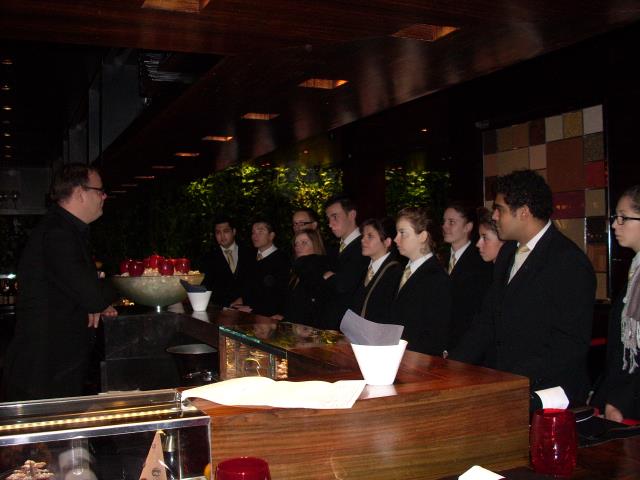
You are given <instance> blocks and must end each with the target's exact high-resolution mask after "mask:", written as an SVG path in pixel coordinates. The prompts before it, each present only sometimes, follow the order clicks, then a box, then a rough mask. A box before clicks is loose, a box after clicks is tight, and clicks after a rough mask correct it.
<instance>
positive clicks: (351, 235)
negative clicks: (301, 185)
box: [323, 195, 369, 330]
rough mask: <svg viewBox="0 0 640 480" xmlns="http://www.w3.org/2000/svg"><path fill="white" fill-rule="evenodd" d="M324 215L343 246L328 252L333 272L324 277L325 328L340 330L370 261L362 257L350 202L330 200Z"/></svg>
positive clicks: (345, 199) (336, 198)
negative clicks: (325, 293)
mask: <svg viewBox="0 0 640 480" xmlns="http://www.w3.org/2000/svg"><path fill="white" fill-rule="evenodd" d="M325 213H326V215H327V220H328V221H329V228H331V231H332V232H333V234H334V235H335V236H336V237H337V238H338V239H340V245H339V247H338V248H337V249H333V250H332V251H330V252H329V257H330V260H331V261H332V265H333V271H329V272H326V273H325V274H324V278H325V282H326V287H327V288H326V290H327V307H326V309H325V314H324V316H323V328H326V329H330V330H337V329H338V328H339V326H340V321H341V320H342V317H343V315H344V314H345V312H346V311H347V308H349V305H350V304H351V301H352V300H353V298H352V297H353V295H354V293H355V292H356V290H357V288H358V286H359V282H360V280H361V279H362V278H363V276H364V273H365V272H366V270H367V267H368V265H369V258H368V257H365V256H364V255H362V248H361V247H362V245H361V242H360V240H361V239H362V236H361V235H360V230H359V229H358V225H357V223H356V216H357V211H356V206H355V204H354V203H353V202H352V201H351V199H350V198H349V197H346V196H344V195H339V196H335V197H333V198H331V199H329V200H328V201H327V202H326V203H325Z"/></svg>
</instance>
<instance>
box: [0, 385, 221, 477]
mask: <svg viewBox="0 0 640 480" xmlns="http://www.w3.org/2000/svg"><path fill="white" fill-rule="evenodd" d="M210 433H211V432H210V418H209V417H208V416H207V415H206V414H204V413H202V412H201V411H200V410H198V409H197V408H195V407H194V406H193V405H191V404H190V403H189V402H181V401H180V394H179V392H178V391H176V390H155V391H148V392H127V393H126V394H125V393H117V394H116V393H111V394H101V395H95V396H87V397H72V398H64V399H47V400H34V401H29V402H21V403H3V404H0V479H9V478H11V479H12V480H13V479H14V478H16V479H17V478H25V479H30V478H34V479H35V478H42V479H56V480H69V479H76V480H102V479H104V480H128V479H133V480H141V479H142V478H148V480H152V479H156V478H163V475H164V477H166V478H167V479H171V480H174V479H205V478H207V477H205V476H204V475H205V469H206V467H207V465H209V464H210V463H211V448H210ZM152 444H153V447H152ZM145 464H146V465H145ZM143 468H144V471H145V472H149V475H148V476H147V473H145V474H144V475H143ZM12 475H13V477H12ZM21 475H22V476H21Z"/></svg>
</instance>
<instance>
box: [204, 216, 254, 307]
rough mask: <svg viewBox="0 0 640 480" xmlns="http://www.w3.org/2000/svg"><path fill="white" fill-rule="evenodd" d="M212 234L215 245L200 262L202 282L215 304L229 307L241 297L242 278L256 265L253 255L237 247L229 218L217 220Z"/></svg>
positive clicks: (246, 249) (251, 250) (248, 249)
mask: <svg viewBox="0 0 640 480" xmlns="http://www.w3.org/2000/svg"><path fill="white" fill-rule="evenodd" d="M214 231H215V235H216V242H217V243H218V245H217V246H216V247H214V248H213V250H212V251H211V252H209V253H208V254H207V255H205V257H204V258H203V259H202V262H201V269H202V271H203V273H204V280H203V281H202V283H203V284H204V285H205V286H206V287H207V289H208V290H211V291H212V293H211V296H212V297H213V303H214V304H216V305H219V306H221V307H228V306H229V305H230V304H231V302H233V301H234V300H236V299H238V298H239V297H240V296H241V287H242V284H243V281H244V278H245V277H246V276H247V275H248V272H250V271H251V269H252V268H253V263H254V262H255V252H254V250H253V249H252V248H248V247H241V246H238V244H237V243H236V228H235V225H234V223H233V221H232V220H231V219H230V218H229V217H226V216H221V217H218V218H216V219H215V220H214Z"/></svg>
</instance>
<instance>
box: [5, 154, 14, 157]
mask: <svg viewBox="0 0 640 480" xmlns="http://www.w3.org/2000/svg"><path fill="white" fill-rule="evenodd" d="M4 158H13V155H11V154H10V153H5V154H4Z"/></svg>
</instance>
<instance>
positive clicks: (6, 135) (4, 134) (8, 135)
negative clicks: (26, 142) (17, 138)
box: [2, 132, 11, 137]
mask: <svg viewBox="0 0 640 480" xmlns="http://www.w3.org/2000/svg"><path fill="white" fill-rule="evenodd" d="M2 136H4V137H10V136H11V134H10V133H9V132H4V133H3V134H2Z"/></svg>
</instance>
